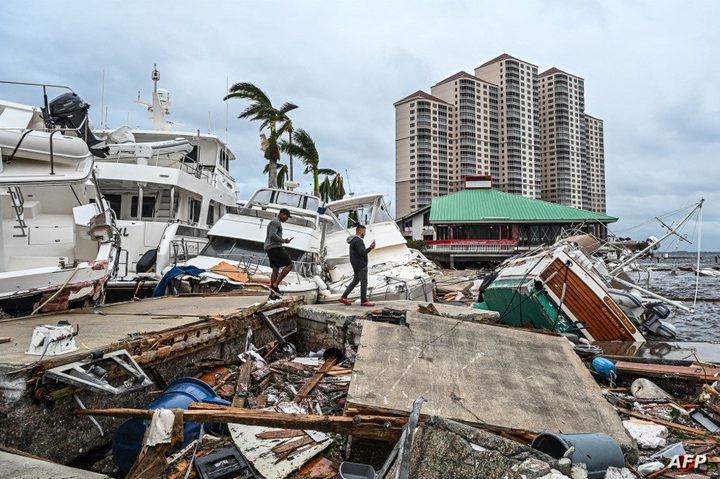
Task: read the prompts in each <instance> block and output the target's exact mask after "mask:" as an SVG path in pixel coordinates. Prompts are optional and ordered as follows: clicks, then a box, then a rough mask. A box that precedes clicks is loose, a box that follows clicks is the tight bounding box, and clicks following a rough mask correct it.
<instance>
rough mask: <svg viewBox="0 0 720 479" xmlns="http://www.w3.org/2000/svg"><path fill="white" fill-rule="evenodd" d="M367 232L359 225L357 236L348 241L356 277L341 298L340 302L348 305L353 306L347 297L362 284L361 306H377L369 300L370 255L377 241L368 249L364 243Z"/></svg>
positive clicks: (356, 231) (356, 228)
mask: <svg viewBox="0 0 720 479" xmlns="http://www.w3.org/2000/svg"><path fill="white" fill-rule="evenodd" d="M365 231H366V229H365V226H363V225H357V226H356V227H355V234H354V235H353V236H350V237H349V238H348V239H347V242H348V243H349V244H350V264H351V265H352V268H353V272H354V273H355V276H354V277H353V280H352V281H351V282H350V284H348V287H347V289H346V290H345V292H344V293H343V295H342V297H341V298H340V302H341V303H343V304H346V305H350V304H352V303H351V302H350V300H349V299H347V297H348V296H349V295H350V293H351V292H352V290H353V289H355V286H357V284H358V283H360V304H361V305H362V306H375V303H373V302H371V301H368V299H367V284H368V277H367V274H368V270H367V269H368V253H369V252H370V251H372V250H374V249H375V241H373V242H372V243H371V244H370V247H369V248H366V247H365V241H363V238H365Z"/></svg>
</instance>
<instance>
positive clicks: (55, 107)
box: [47, 92, 107, 158]
mask: <svg viewBox="0 0 720 479" xmlns="http://www.w3.org/2000/svg"><path fill="white" fill-rule="evenodd" d="M89 109H90V105H89V104H88V103H86V102H85V100H83V99H82V98H80V97H79V96H78V95H77V93H74V92H68V93H63V94H62V95H60V96H58V97H57V98H55V99H54V100H52V101H51V102H50V103H49V104H48V110H49V111H48V112H47V117H48V118H49V119H50V121H51V122H52V124H53V125H54V126H56V127H58V128H67V129H72V130H75V131H77V133H78V135H79V136H80V138H82V139H83V140H85V143H87V145H88V147H89V148H90V150H91V151H92V153H93V155H95V156H99V157H102V158H104V157H106V156H107V151H105V149H104V148H102V145H100V144H101V143H103V140H100V139H98V138H97V137H96V136H95V135H94V134H93V132H92V130H90V124H89V117H88V110H89ZM96 146H99V147H100V148H95V147H96Z"/></svg>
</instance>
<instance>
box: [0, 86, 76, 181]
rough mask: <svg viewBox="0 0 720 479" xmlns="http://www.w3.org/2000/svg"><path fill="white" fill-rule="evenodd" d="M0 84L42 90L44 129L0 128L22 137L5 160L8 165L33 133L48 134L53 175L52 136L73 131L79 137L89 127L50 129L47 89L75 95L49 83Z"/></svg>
mask: <svg viewBox="0 0 720 479" xmlns="http://www.w3.org/2000/svg"><path fill="white" fill-rule="evenodd" d="M0 84H4V85H16V86H32V87H40V88H42V90H43V104H44V108H43V110H41V111H42V115H43V120H44V122H45V128H22V127H0V129H1V130H6V131H22V135H21V136H20V140H19V141H18V143H17V145H15V148H14V149H13V151H12V153H10V156H9V157H8V159H7V162H8V163H11V162H12V161H13V159H15V155H16V154H17V152H18V150H19V149H20V146H21V145H22V142H23V140H24V139H25V138H26V137H27V136H28V135H29V134H30V133H32V132H33V131H41V132H45V133H50V136H49V138H50V139H49V153H50V174H51V175H54V174H55V155H54V152H53V136H55V133H57V132H59V131H62V132H66V131H74V132H75V133H76V134H77V136H78V137H81V130H83V129H87V128H88V127H89V125H88V122H84V124H83V126H80V127H78V128H55V127H53V128H50V126H52V124H51V120H50V119H49V116H48V115H49V111H50V108H49V104H48V94H47V90H48V88H59V89H62V90H67V91H69V92H71V93H75V92H74V91H73V90H72V88H70V87H69V86H65V85H54V84H51V83H30V82H17V81H7V80H0Z"/></svg>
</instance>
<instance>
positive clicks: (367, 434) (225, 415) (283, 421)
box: [76, 403, 407, 441]
mask: <svg viewBox="0 0 720 479" xmlns="http://www.w3.org/2000/svg"><path fill="white" fill-rule="evenodd" d="M191 406H194V407H204V406H212V405H207V404H203V403H196V404H193V405H191ZM76 414H80V415H91V416H111V417H141V418H145V419H150V418H152V415H153V411H152V410H147V409H126V408H111V409H83V410H78V411H76ZM183 416H184V420H185V421H186V422H214V423H230V424H245V425H249V426H263V427H270V428H278V429H302V430H311V431H320V432H334V433H340V434H352V435H353V436H356V437H362V438H366V439H377V440H384V441H397V440H398V439H399V438H400V434H401V429H402V426H404V425H405V423H407V417H404V418H403V417H383V416H355V417H349V416H317V415H309V414H308V415H305V414H286V413H280V412H274V411H262V410H258V409H243V408H234V407H228V406H215V407H214V408H209V407H208V408H207V409H190V410H188V411H184V412H183Z"/></svg>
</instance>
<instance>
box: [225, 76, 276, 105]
mask: <svg viewBox="0 0 720 479" xmlns="http://www.w3.org/2000/svg"><path fill="white" fill-rule="evenodd" d="M230 98H241V99H244V100H249V101H253V102H256V103H260V104H264V105H271V106H272V103H270V98H268V96H267V95H266V94H265V92H264V91H262V90H261V89H260V88H258V87H257V86H255V85H253V84H252V83H248V82H241V83H235V84H234V85H233V86H231V87H230V91H229V92H228V94H227V95H225V98H224V100H228V99H230Z"/></svg>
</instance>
